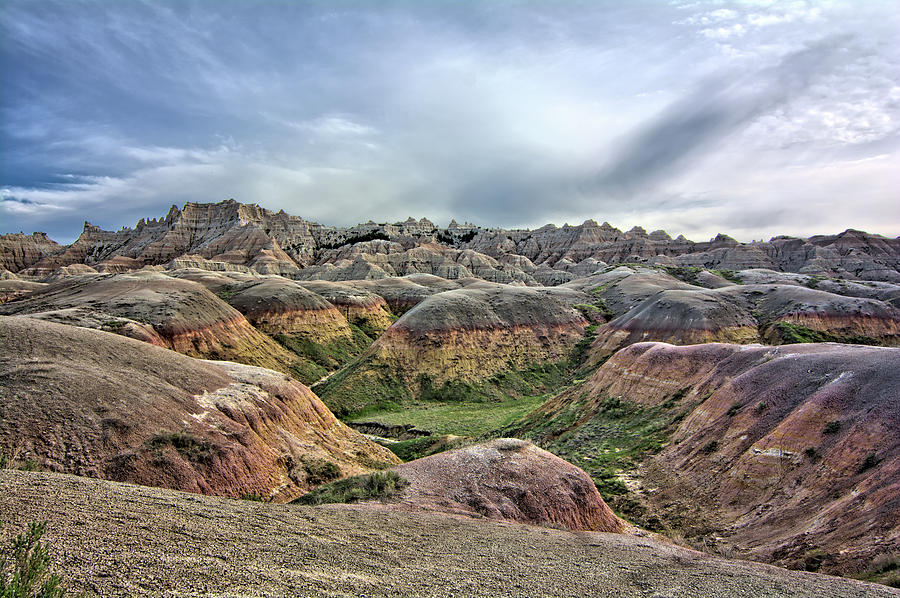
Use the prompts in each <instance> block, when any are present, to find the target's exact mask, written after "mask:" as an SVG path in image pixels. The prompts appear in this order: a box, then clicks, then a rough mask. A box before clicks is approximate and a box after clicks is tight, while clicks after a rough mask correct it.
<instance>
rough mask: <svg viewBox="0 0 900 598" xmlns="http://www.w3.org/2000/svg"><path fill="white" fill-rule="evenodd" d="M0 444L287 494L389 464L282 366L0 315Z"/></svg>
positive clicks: (200, 487) (184, 486)
mask: <svg viewBox="0 0 900 598" xmlns="http://www.w3.org/2000/svg"><path fill="white" fill-rule="evenodd" d="M0 344H2V346H3V353H2V355H0V379H2V380H3V394H2V401H0V452H3V453H4V454H6V455H13V456H15V457H17V458H18V459H19V460H22V461H26V460H34V461H35V462H36V464H37V465H38V466H39V467H44V468H48V469H52V470H55V471H61V472H67V473H77V474H80V475H89V476H95V477H102V478H107V479H113V480H127V481H131V482H137V483H141V484H150V485H156V486H165V487H169V488H175V489H180V490H189V491H192V492H203V493H209V494H224V495H228V496H241V495H242V494H258V495H260V496H265V497H274V498H275V499H276V500H289V499H291V498H293V497H295V496H297V495H299V494H301V493H302V492H303V491H305V490H307V489H309V488H310V487H311V486H313V485H316V484H319V483H321V482H322V481H325V480H327V479H333V478H334V477H338V476H340V475H351V474H356V473H361V472H365V471H370V470H371V468H372V467H375V466H380V465H384V464H386V463H396V462H397V459H396V457H394V455H393V454H392V453H391V452H389V451H388V450H387V449H384V448H382V447H380V446H378V445H377V444H374V443H372V442H370V441H368V440H366V439H365V438H364V437H363V436H361V435H360V434H358V433H357V432H356V431H354V430H352V429H351V428H349V427H347V426H345V425H343V424H341V423H340V422H339V421H337V420H336V419H335V418H334V416H333V415H332V414H331V412H330V411H328V409H327V408H326V407H325V406H324V405H323V404H322V402H321V401H320V400H319V399H318V397H316V396H315V395H314V394H313V393H311V392H310V391H309V389H307V388H306V387H305V386H302V385H301V384H299V383H297V382H294V381H293V380H291V379H290V378H287V377H286V376H284V375H283V374H279V373H277V372H273V371H271V370H264V369H262V368H255V367H251V366H244V365H239V364H236V363H230V362H211V361H200V360H197V359H193V358H190V357H185V356H183V355H180V354H178V353H175V352H173V351H170V350H167V349H163V348H160V347H155V346H152V345H150V344H148V343H143V342H139V341H136V340H132V339H129V338H124V337H122V336H118V335H115V334H110V333H108V332H101V331H98V330H90V329H86V328H81V327H76V326H67V325H63V324H56V323H52V322H44V321H41V320H37V319H34V318H29V317H22V316H17V317H0Z"/></svg>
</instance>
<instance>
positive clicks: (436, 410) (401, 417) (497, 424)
mask: <svg viewBox="0 0 900 598" xmlns="http://www.w3.org/2000/svg"><path fill="white" fill-rule="evenodd" d="M546 399H547V395H536V396H530V397H527V396H526V397H521V398H513V397H508V398H506V399H505V400H502V401H479V402H457V401H453V402H431V403H421V402H419V403H414V404H412V405H410V406H408V407H404V408H402V409H401V408H398V409H394V410H384V411H380V412H376V411H368V412H367V413H366V414H365V415H364V417H357V418H355V419H356V421H374V422H378V423H381V424H386V425H400V424H412V425H413V426H415V427H416V428H419V429H420V430H429V431H430V432H431V433H432V434H433V435H441V434H455V435H459V436H481V435H483V434H486V433H488V432H490V431H492V430H496V429H499V428H505V427H507V426H509V425H511V424H512V423H513V422H515V421H518V420H519V419H521V418H522V417H524V416H525V415H527V414H528V413H531V412H532V411H534V410H535V409H537V408H538V407H539V406H540V405H541V404H542V403H543V402H544V401H545V400H546ZM429 439H430V437H423V438H416V439H414V440H412V441H404V442H409V443H410V445H413V444H414V443H415V442H416V441H422V442H423V443H424V442H425V441H428V440H429ZM431 442H434V440H433V439H432V440H431ZM398 444H399V443H398ZM401 458H402V457H401Z"/></svg>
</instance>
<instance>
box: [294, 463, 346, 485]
mask: <svg viewBox="0 0 900 598" xmlns="http://www.w3.org/2000/svg"><path fill="white" fill-rule="evenodd" d="M303 469H304V470H305V471H306V481H307V482H309V483H310V484H311V485H313V486H317V485H319V484H321V483H323V482H330V481H331V480H333V479H335V478H339V477H341V468H340V467H338V465H337V463H332V462H331V461H328V460H327V459H303Z"/></svg>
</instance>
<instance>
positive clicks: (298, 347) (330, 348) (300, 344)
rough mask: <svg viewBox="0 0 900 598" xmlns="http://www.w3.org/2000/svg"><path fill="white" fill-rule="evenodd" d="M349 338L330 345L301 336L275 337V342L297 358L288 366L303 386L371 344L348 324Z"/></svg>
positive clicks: (341, 364)
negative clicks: (350, 334)
mask: <svg viewBox="0 0 900 598" xmlns="http://www.w3.org/2000/svg"><path fill="white" fill-rule="evenodd" d="M350 330H351V331H352V336H351V337H350V338H347V337H342V338H339V339H336V340H334V341H332V342H331V343H327V344H322V343H317V342H315V341H314V340H312V339H311V338H309V337H307V336H303V335H288V334H276V335H275V337H274V338H275V340H276V341H277V342H278V343H279V344H280V345H281V346H283V347H284V348H285V349H287V350H288V351H291V352H292V353H294V354H296V355H297V356H298V357H300V358H301V359H300V360H299V361H297V362H296V363H294V364H292V365H291V369H292V370H293V372H294V375H295V376H296V377H297V378H298V379H299V380H300V381H301V382H303V383H304V384H313V383H314V382H316V381H318V380H321V379H322V377H323V376H326V375H327V374H329V373H330V372H334V371H336V370H338V369H340V368H341V367H343V366H345V365H347V364H348V363H350V362H351V361H353V360H354V359H356V358H357V357H358V356H359V355H360V354H361V353H362V352H363V351H365V350H366V349H367V348H368V347H369V346H370V345H371V344H372V343H373V342H375V341H374V340H373V339H372V337H371V336H369V335H368V334H366V333H365V332H363V330H362V329H361V328H360V327H359V326H355V325H353V324H351V325H350Z"/></svg>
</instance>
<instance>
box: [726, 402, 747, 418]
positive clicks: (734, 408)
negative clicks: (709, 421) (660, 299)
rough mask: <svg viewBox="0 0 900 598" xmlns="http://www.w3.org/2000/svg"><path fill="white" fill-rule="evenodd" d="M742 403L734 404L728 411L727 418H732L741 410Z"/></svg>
mask: <svg viewBox="0 0 900 598" xmlns="http://www.w3.org/2000/svg"><path fill="white" fill-rule="evenodd" d="M743 406H744V404H743V403H735V404H733V405H732V406H731V407H730V408H729V409H728V417H734V416H735V415H737V414H738V412H740V410H741V409H742V408H743Z"/></svg>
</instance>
